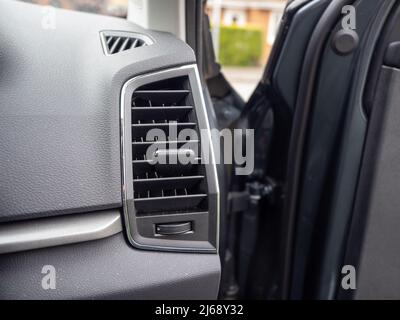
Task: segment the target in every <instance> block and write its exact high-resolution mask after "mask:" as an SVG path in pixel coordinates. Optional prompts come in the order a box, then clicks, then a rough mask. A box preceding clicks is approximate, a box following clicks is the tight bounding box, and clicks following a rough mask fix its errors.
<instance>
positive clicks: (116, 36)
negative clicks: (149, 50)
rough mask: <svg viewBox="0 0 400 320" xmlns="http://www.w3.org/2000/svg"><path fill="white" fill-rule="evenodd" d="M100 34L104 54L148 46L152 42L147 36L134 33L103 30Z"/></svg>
mask: <svg viewBox="0 0 400 320" xmlns="http://www.w3.org/2000/svg"><path fill="white" fill-rule="evenodd" d="M100 35H101V41H102V44H103V48H104V53H105V54H106V55H112V54H116V53H119V52H122V51H126V50H130V49H134V48H139V47H144V46H148V45H150V44H152V43H153V42H152V41H151V39H150V38H149V37H147V36H145V35H142V34H136V33H129V32H122V31H121V32H118V31H103V32H101V34H100Z"/></svg>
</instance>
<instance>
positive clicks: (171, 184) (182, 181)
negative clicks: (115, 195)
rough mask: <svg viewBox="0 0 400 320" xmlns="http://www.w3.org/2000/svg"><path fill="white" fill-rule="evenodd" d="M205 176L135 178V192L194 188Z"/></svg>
mask: <svg viewBox="0 0 400 320" xmlns="http://www.w3.org/2000/svg"><path fill="white" fill-rule="evenodd" d="M203 179H204V176H186V177H185V176H182V177H167V178H150V179H133V188H134V190H135V192H139V193H140V192H144V191H147V190H151V191H161V190H162V191H166V190H173V189H185V188H186V189H188V188H193V187H194V186H195V185H196V184H198V183H200V182H201V181H202V180H203Z"/></svg>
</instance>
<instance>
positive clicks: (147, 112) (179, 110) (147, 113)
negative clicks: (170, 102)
mask: <svg viewBox="0 0 400 320" xmlns="http://www.w3.org/2000/svg"><path fill="white" fill-rule="evenodd" d="M192 110H193V107H190V106H185V107H141V108H132V120H133V121H135V119H153V120H168V121H174V120H184V117H185V116H187V115H188V114H189V113H190V112H191V111H192Z"/></svg>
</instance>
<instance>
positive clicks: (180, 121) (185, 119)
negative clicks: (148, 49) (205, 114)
mask: <svg viewBox="0 0 400 320" xmlns="http://www.w3.org/2000/svg"><path fill="white" fill-rule="evenodd" d="M131 119H132V124H131V126H132V128H131V130H132V160H133V190H134V199H133V201H134V206H135V209H136V214H137V215H139V216H140V215H151V214H160V213H161V214H163V215H165V214H172V213H174V214H179V213H188V212H198V211H205V210H207V183H206V177H205V169H204V167H203V165H202V164H201V163H200V161H201V159H200V158H199V157H198V155H199V150H200V142H199V140H198V139H197V138H192V137H191V135H188V136H185V137H184V139H178V138H177V137H179V134H180V133H181V132H182V130H184V129H193V130H195V131H196V133H197V134H196V135H195V136H196V137H199V136H200V135H199V134H198V125H197V118H196V112H195V108H194V103H193V98H192V93H191V90H190V85H189V79H188V77H178V78H174V79H168V80H163V81H158V82H156V83H152V84H148V85H145V86H142V87H140V88H138V89H137V90H136V91H135V92H134V93H133V96H132V105H131ZM151 129H158V130H159V132H163V133H164V134H163V135H162V136H165V137H164V138H162V139H161V140H160V139H158V137H156V138H155V139H153V140H149V138H148V136H147V135H148V132H149V130H151ZM175 131H176V133H177V134H174V135H172V132H175ZM186 132H187V131H186ZM150 146H152V150H154V154H164V155H165V156H166V157H165V158H164V159H165V160H166V161H165V162H163V163H156V164H154V162H153V161H152V160H153V159H149V158H148V156H146V153H147V151H148V148H149V147H150ZM180 152H184V153H185V154H189V155H191V157H192V158H191V159H192V161H190V163H187V164H182V163H180V161H179V160H178V159H177V158H178V156H177V155H178V154H179V153H180ZM173 155H175V161H171V159H170V157H172V156H173Z"/></svg>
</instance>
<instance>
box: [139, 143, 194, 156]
mask: <svg viewBox="0 0 400 320" xmlns="http://www.w3.org/2000/svg"><path fill="white" fill-rule="evenodd" d="M151 145H153V146H157V148H158V149H160V150H164V149H171V148H182V147H184V148H185V149H191V150H194V151H197V149H198V148H199V141H198V140H187V141H143V142H132V150H133V159H137V158H138V157H140V156H141V155H142V156H143V154H146V151H147V149H148V148H149V147H150V146H151Z"/></svg>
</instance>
